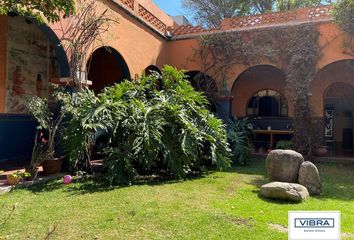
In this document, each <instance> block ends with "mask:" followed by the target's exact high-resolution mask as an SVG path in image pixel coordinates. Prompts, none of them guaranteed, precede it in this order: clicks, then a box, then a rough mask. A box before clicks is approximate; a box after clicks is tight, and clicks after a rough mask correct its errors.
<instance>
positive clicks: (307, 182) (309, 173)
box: [298, 161, 321, 195]
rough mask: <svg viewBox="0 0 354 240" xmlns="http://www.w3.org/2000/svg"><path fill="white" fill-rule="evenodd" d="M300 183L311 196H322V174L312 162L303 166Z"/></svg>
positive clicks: (301, 167) (307, 162)
mask: <svg viewBox="0 0 354 240" xmlns="http://www.w3.org/2000/svg"><path fill="white" fill-rule="evenodd" d="M298 183H299V184H301V185H303V186H305V187H306V188H307V190H308V191H309V193H310V194H311V195H319V194H321V180H320V174H319V173H318V169H317V167H316V166H315V164H313V163H312V162H309V161H306V162H303V163H302V164H301V166H300V170H299V179H298Z"/></svg>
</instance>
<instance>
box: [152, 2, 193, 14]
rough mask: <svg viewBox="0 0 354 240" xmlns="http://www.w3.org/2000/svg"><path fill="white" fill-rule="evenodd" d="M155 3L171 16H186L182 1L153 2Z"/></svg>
mask: <svg viewBox="0 0 354 240" xmlns="http://www.w3.org/2000/svg"><path fill="white" fill-rule="evenodd" d="M153 2H154V3H155V4H156V5H157V6H159V7H160V8H161V9H162V10H164V12H165V13H167V14H169V15H171V16H177V15H185V14H184V13H185V12H186V11H185V10H184V9H182V0H153Z"/></svg>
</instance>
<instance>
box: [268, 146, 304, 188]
mask: <svg viewBox="0 0 354 240" xmlns="http://www.w3.org/2000/svg"><path fill="white" fill-rule="evenodd" d="M303 162H304V158H303V157H302V155H301V154H300V153H297V152H295V151H292V150H273V151H271V152H270V153H269V154H268V156H267V160H266V166H267V172H268V177H269V179H270V180H271V181H279V182H290V183H297V180H298V175H299V169H300V165H301V164H302V163H303Z"/></svg>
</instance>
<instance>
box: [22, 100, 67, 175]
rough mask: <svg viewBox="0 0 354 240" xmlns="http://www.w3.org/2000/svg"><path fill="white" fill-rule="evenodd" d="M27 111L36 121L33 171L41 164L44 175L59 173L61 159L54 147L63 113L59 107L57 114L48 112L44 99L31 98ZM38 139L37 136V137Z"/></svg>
mask: <svg viewBox="0 0 354 240" xmlns="http://www.w3.org/2000/svg"><path fill="white" fill-rule="evenodd" d="M28 108H29V111H30V112H31V113H32V115H33V116H34V117H35V118H36V120H37V121H38V127H37V129H38V130H40V136H39V141H38V139H36V142H35V145H34V147H33V154H32V161H31V167H32V169H35V168H37V167H38V166H39V164H42V167H43V173H44V174H47V175H48V174H56V173H59V172H60V171H61V165H62V160H63V157H61V156H57V154H56V151H55V150H56V146H57V139H58V132H59V128H60V125H61V123H62V121H63V118H64V115H65V112H64V109H63V108H62V107H60V109H59V111H58V112H57V113H53V112H52V111H50V109H49V106H48V102H47V100H46V99H42V98H40V97H37V96H35V97H33V98H31V99H30V101H29V103H28ZM37 137H38V136H37Z"/></svg>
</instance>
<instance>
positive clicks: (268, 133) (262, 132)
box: [253, 130, 294, 149]
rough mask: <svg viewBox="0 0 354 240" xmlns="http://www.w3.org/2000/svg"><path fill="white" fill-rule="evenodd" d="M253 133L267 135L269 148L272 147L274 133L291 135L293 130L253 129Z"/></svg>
mask: <svg viewBox="0 0 354 240" xmlns="http://www.w3.org/2000/svg"><path fill="white" fill-rule="evenodd" d="M253 132H254V133H255V134H263V135H269V138H270V139H269V140H270V148H271V149H272V148H273V144H274V135H293V134H294V131H290V130H253Z"/></svg>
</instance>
